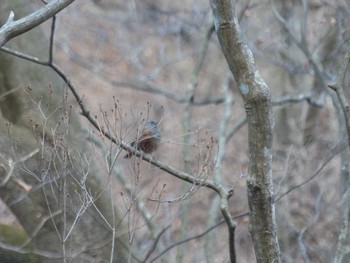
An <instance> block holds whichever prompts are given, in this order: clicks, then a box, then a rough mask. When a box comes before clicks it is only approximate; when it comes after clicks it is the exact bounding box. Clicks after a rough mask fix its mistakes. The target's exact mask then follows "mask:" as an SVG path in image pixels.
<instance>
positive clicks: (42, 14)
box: [0, 0, 74, 47]
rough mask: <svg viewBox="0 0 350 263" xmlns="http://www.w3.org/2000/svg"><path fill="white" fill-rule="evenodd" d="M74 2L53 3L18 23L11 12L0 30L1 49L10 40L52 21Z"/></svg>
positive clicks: (60, 0)
mask: <svg viewBox="0 0 350 263" xmlns="http://www.w3.org/2000/svg"><path fill="white" fill-rule="evenodd" d="M73 2H74V0H56V1H51V2H50V3H48V4H47V5H44V6H43V7H42V8H40V9H38V10H37V11H35V12H33V13H31V14H29V15H27V16H25V17H23V18H21V19H19V20H17V21H16V20H14V17H15V14H14V13H13V12H12V11H11V12H10V15H9V17H8V19H7V21H6V23H5V24H4V25H3V26H2V27H1V28H0V47H2V46H3V45H4V44H6V42H8V41H9V40H10V39H12V38H14V37H16V36H18V35H21V34H23V33H25V32H27V31H29V30H31V29H33V28H35V27H37V26H38V25H40V24H41V23H43V22H45V21H46V20H48V19H50V18H51V17H53V16H54V15H55V14H57V13H58V12H60V11H61V10H62V9H64V8H66V7H67V6H68V5H70V4H71V3H73Z"/></svg>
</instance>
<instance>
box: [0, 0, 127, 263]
mask: <svg viewBox="0 0 350 263" xmlns="http://www.w3.org/2000/svg"><path fill="white" fill-rule="evenodd" d="M11 10H13V11H14V12H15V14H16V17H18V18H19V17H21V16H23V15H25V14H28V13H30V12H31V11H32V10H31V9H30V8H29V6H28V4H25V3H23V1H14V0H12V1H5V2H4V3H1V10H0V18H6V17H7V16H8V14H9V12H10V11H11ZM0 23H4V21H0ZM9 46H10V47H11V48H13V49H15V50H19V51H22V52H28V53H29V54H31V55H34V56H37V57H39V58H43V57H44V56H45V55H46V53H47V52H43V51H48V41H47V40H46V38H45V36H44V35H43V34H42V32H41V31H40V29H39V28H38V29H34V30H32V31H30V32H27V33H26V34H24V35H22V36H19V37H17V38H16V39H13V40H11V41H10V42H9ZM50 83H51V88H52V90H53V92H52V93H51V91H50V89H49V86H50V85H49V84H50ZM26 85H30V86H31V90H32V96H33V97H34V98H35V100H37V101H41V103H42V104H41V105H40V108H41V109H42V110H43V113H44V114H47V115H50V113H52V112H54V111H53V109H58V110H57V111H56V112H55V113H54V114H52V115H50V117H49V118H48V119H47V123H45V124H44V123H43V115H42V112H40V111H39V109H38V107H36V106H35V104H34V103H33V101H31V98H30V97H29V96H26V95H25V93H24V91H23V88H24V87H25V86H26ZM64 87H65V83H64V82H63V81H62V80H61V79H60V78H59V77H58V76H57V75H56V74H54V72H52V70H50V69H49V68H45V67H43V66H40V65H35V64H34V63H31V62H29V61H25V60H22V59H19V58H15V57H13V56H10V55H7V54H5V53H3V52H0V105H1V106H0V113H1V114H0V183H3V182H4V177H6V175H7V174H8V172H9V170H10V165H9V161H10V160H12V161H13V162H15V165H14V170H13V172H12V173H11V177H10V178H9V180H8V181H7V182H6V183H5V184H3V185H2V186H0V197H1V199H2V200H3V201H4V203H6V205H7V206H8V207H9V208H10V209H11V211H12V212H13V213H14V215H15V216H16V217H17V219H18V220H19V222H20V223H21V225H22V226H23V228H24V230H25V231H26V233H27V234H28V236H29V237H31V238H32V240H31V242H30V244H31V246H30V247H29V246H25V247H23V248H22V252H23V251H26V252H28V250H29V251H33V252H34V254H35V255H39V256H40V258H41V260H42V262H50V263H51V262H65V261H64V257H65V258H66V260H67V261H69V262H109V259H110V257H111V251H112V241H113V236H112V230H111V228H110V227H109V226H107V224H106V222H105V219H106V220H107V221H108V222H109V224H111V225H112V226H113V225H118V224H120V218H119V217H118V215H115V218H114V216H113V215H112V211H113V209H114V207H113V206H112V204H111V202H110V200H111V199H110V193H108V191H105V190H106V189H104V187H105V185H103V183H102V181H101V178H100V177H99V173H98V172H97V171H96V170H94V168H93V164H92V163H93V162H91V163H88V162H86V161H85V160H88V159H84V157H85V156H84V154H86V156H87V158H89V157H88V156H89V154H90V153H91V150H89V149H88V146H87V141H86V140H85V139H84V137H85V136H82V134H83V131H82V129H81V127H80V125H79V120H78V119H77V116H76V115H75V113H74V111H72V112H70V113H69V112H67V111H65V110H66V109H68V110H69V109H70V107H69V105H71V103H72V102H69V100H64V96H65V94H66V92H67V90H65V89H64ZM15 89H17V91H15V92H12V93H8V92H9V91H11V90H15ZM63 101H65V103H66V105H64V104H62V102H63ZM47 102H49V103H48V104H46V103H47ZM37 106H38V105H37ZM60 106H62V107H61V109H60ZM65 106H67V108H66V109H65ZM65 117H67V118H66V119H65ZM68 117H69V118H68ZM66 122H67V123H66ZM68 122H69V123H68ZM9 123H10V126H9V125H8V124H9ZM36 123H38V124H39V125H38V129H33V127H35V124H36ZM58 123H61V124H60V125H58ZM9 127H10V128H9ZM67 127H69V129H67ZM9 131H10V132H9ZM44 133H45V134H46V135H45V136H44V135H43V134H44ZM52 134H55V136H57V137H55V138H52V137H50V135H52ZM38 135H39V137H36V136H38ZM43 136H44V137H45V141H44V142H43V141H41V140H40V139H42V138H43ZM60 139H62V140H60ZM67 145H69V147H68V148H67V147H66V146H67ZM36 149H37V150H38V152H37V153H36V154H34V155H33V156H32V157H30V158H28V159H27V160H26V161H24V162H21V161H19V159H20V158H21V157H23V156H25V155H27V154H28V153H30V152H33V151H34V150H36ZM16 162H17V163H16ZM88 169H90V170H89V173H88V175H87V176H86V177H84V174H85V175H86V173H85V172H86V171H87V170H88ZM26 187H30V188H31V189H30V188H26ZM84 187H86V188H85V189H84ZM99 193H101V194H100V195H99V197H98V199H95V200H89V198H88V197H89V196H88V195H87V194H90V195H91V196H92V197H93V198H94V197H96V196H97V194H99ZM90 201H93V203H89V202H90ZM97 208H98V210H99V211H97ZM101 215H103V216H104V217H105V219H103V218H102V217H101ZM114 219H115V220H114ZM72 226H74V228H71V227H72ZM70 230H72V232H69V231H70ZM119 231H122V229H120V228H118V229H116V236H117V237H118V236H119V234H118V233H120V232H119ZM124 233H125V231H124ZM65 236H66V237H67V238H66V240H64V237H65ZM120 240H121V237H119V238H117V241H116V242H115V243H114V245H115V246H114V252H115V253H114V261H113V262H126V259H125V257H124V249H123V247H122V245H121V244H120V243H119V241H120ZM10 252H11V251H9V253H10ZM64 255H65V256H64ZM0 261H1V262H3V260H2V259H1V255H0Z"/></svg>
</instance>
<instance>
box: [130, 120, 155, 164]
mask: <svg viewBox="0 0 350 263" xmlns="http://www.w3.org/2000/svg"><path fill="white" fill-rule="evenodd" d="M159 141H160V131H159V129H158V123H157V122H156V121H154V120H149V121H148V122H147V123H146V124H145V126H144V128H143V129H142V131H141V132H140V133H139V135H138V136H137V138H136V139H135V140H134V141H132V142H131V144H130V145H131V146H132V147H135V148H136V149H137V150H141V151H143V152H145V153H152V152H154V151H155V150H156V149H157V148H158V145H159ZM132 155H133V154H132V153H131V152H129V153H128V154H127V155H125V156H124V158H130V157H131V156H132Z"/></svg>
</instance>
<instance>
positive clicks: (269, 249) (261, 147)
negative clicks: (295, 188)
mask: <svg viewBox="0 0 350 263" xmlns="http://www.w3.org/2000/svg"><path fill="white" fill-rule="evenodd" d="M211 6H212V10H213V15H214V23H215V28H216V31H217V34H218V38H219V41H220V44H221V46H222V49H223V52H224V55H225V58H226V60H227V62H228V64H229V67H230V69H231V71H232V73H233V76H234V78H235V80H236V82H237V85H238V87H239V89H240V92H241V94H242V96H243V99H244V102H245V109H246V113H247V119H248V129H249V133H248V139H249V155H250V156H249V157H250V165H249V176H248V179H247V185H248V201H249V207H250V212H251V220H250V232H251V235H252V237H253V242H254V248H255V254H256V258H257V262H269V263H270V262H280V250H279V244H278V239H277V232H276V223H275V211H274V207H275V206H274V202H273V186H272V173H271V163H272V150H271V149H272V127H273V113H272V107H271V98H270V90H269V88H268V86H267V84H266V83H265V81H264V80H263V79H262V77H261V76H260V74H259V72H258V70H257V69H256V67H255V63H254V59H253V55H252V52H251V50H250V49H249V47H248V46H247V44H246V42H245V41H244V39H243V36H242V33H241V32H240V27H239V24H238V20H237V18H236V16H235V11H234V5H233V3H232V2H231V0H217V1H215V0H211Z"/></svg>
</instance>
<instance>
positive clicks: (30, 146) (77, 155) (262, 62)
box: [0, 0, 350, 262]
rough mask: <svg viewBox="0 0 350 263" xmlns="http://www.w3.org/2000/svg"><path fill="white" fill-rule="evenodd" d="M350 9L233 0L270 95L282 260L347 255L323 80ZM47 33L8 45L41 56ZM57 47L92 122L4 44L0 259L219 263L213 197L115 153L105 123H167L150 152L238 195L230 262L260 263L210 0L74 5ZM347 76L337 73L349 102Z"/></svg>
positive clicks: (241, 144)
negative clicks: (234, 258) (233, 258)
mask: <svg viewBox="0 0 350 263" xmlns="http://www.w3.org/2000/svg"><path fill="white" fill-rule="evenodd" d="M43 5H44V4H43V3H42V2H41V1H39V0H31V1H26V3H23V1H3V3H1V9H0V24H1V25H2V24H4V23H5V21H6V19H7V17H8V15H9V13H10V10H13V11H14V13H15V17H16V19H17V18H20V17H22V16H24V15H27V14H29V13H30V12H32V10H35V9H37V8H39V7H41V6H43ZM349 11H350V2H349V1H340V0H332V1H327V0H313V1H312V0H309V1H306V0H304V1H292V0H291V1H277V0H275V1H254V0H251V1H248V0H245V1H237V3H236V14H237V17H238V18H239V21H240V26H241V29H242V32H243V34H244V38H245V41H246V42H247V43H248V46H249V47H250V48H251V50H252V51H253V55H254V58H255V62H256V64H257V68H258V69H259V70H260V73H261V75H262V77H263V78H264V80H265V81H266V83H267V84H268V86H269V87H270V89H271V97H272V104H273V109H274V131H273V162H272V164H273V166H272V169H273V170H272V171H273V185H274V196H275V201H276V204H275V205H276V206H275V212H276V224H277V227H278V231H277V235H278V240H279V245H280V249H281V259H282V262H333V261H334V259H335V257H336V254H337V251H339V250H341V253H342V256H343V261H339V262H348V260H350V259H349V257H350V246H349V237H348V236H347V234H346V235H345V238H344V239H341V238H340V237H342V236H341V235H342V234H343V233H344V232H342V229H346V228H347V224H348V221H347V218H348V216H347V215H348V213H349V202H348V196H349V194H348V192H347V189H348V184H349V179H348V178H349V166H348V161H349V155H348V149H347V145H348V140H347V135H346V130H345V119H344V115H343V113H342V111H341V107H340V104H339V100H338V98H337V96H336V93H335V92H334V91H333V90H332V89H330V88H329V87H328V85H331V84H334V83H335V82H336V81H337V77H338V74H339V68H340V65H341V63H343V60H344V56H345V54H346V52H347V51H348V49H349V44H348V42H349V37H350V34H349V27H348V25H349V15H350V13H349ZM52 32H53V31H52V21H51V20H49V21H47V22H45V23H44V24H42V25H40V26H39V27H37V28H35V29H33V30H31V31H30V32H27V33H25V34H24V35H21V36H19V37H16V38H15V39H13V40H11V41H10V42H8V43H7V44H6V45H5V46H4V47H6V48H7V49H11V50H17V51H20V52H23V53H26V54H29V55H30V56H33V57H37V58H39V59H40V60H42V61H46V60H47V59H48V58H49V55H50V52H49V51H50V35H51V36H52ZM51 43H52V48H53V49H52V51H53V53H52V54H53V57H52V58H53V62H54V63H55V65H58V67H59V68H60V69H61V70H62V71H63V72H64V74H65V75H64V76H65V77H68V78H69V82H71V83H74V87H75V88H76V91H77V92H78V93H79V94H80V99H81V101H80V103H81V104H84V106H85V108H86V109H87V110H88V111H89V114H90V116H91V117H92V118H93V119H95V120H96V122H97V123H98V125H99V127H100V128H101V129H96V127H94V126H93V125H92V124H91V123H90V122H89V121H88V120H87V119H86V118H84V116H83V115H84V114H82V113H81V111H82V109H81V108H80V107H79V103H78V102H77V100H76V97H74V94H72V92H71V90H70V89H69V87H68V85H67V82H66V81H65V79H64V78H63V79H62V78H61V77H60V76H58V75H57V74H56V73H57V71H56V72H55V70H54V69H53V68H50V66H47V65H40V64H38V63H34V62H33V61H29V60H28V58H27V59H23V58H18V57H14V56H13V55H11V54H8V53H9V51H8V50H7V49H5V50H4V48H2V49H1V52H0V85H1V87H0V108H1V114H0V123H1V124H0V127H1V129H0V175H1V181H2V183H1V184H0V197H1V200H2V203H1V208H0V223H1V226H0V241H1V242H0V261H1V262H6V261H5V260H8V262H24V261H23V260H28V261H26V262H29V259H30V260H33V261H32V262H108V261H110V262H229V261H230V256H229V253H230V252H229V249H228V233H227V226H226V225H225V224H223V223H221V224H219V223H220V222H221V221H222V220H223V217H222V214H221V213H220V205H219V201H220V200H219V198H218V196H217V195H216V193H215V192H214V191H212V190H211V189H208V188H206V187H203V186H196V185H194V184H190V183H188V182H184V181H182V180H179V179H178V178H176V177H174V176H172V175H170V174H168V173H166V172H164V171H162V170H160V169H158V168H157V167H155V166H153V165H151V164H150V163H148V162H145V161H143V160H141V159H140V158H139V157H133V158H132V159H130V160H127V159H124V158H123V156H124V154H125V151H124V150H122V148H120V147H119V146H118V145H116V144H113V143H111V142H110V140H108V138H106V136H105V134H104V132H103V131H102V129H106V130H107V131H109V132H111V133H112V134H114V135H115V136H116V137H117V138H119V139H121V140H123V141H124V142H126V143H129V142H130V141H131V140H132V139H133V138H134V137H135V136H136V134H137V130H138V129H140V128H141V127H142V124H143V123H144V121H146V120H148V119H150V118H152V119H156V120H158V121H159V122H160V128H161V133H162V141H161V145H160V147H159V149H158V150H157V151H156V152H155V153H154V154H153V156H152V158H155V159H157V160H160V161H161V162H163V163H165V164H168V165H171V166H173V167H175V168H176V169H178V170H181V171H185V172H187V173H189V174H193V175H194V176H195V178H198V179H203V180H206V179H210V180H215V181H216V182H218V183H220V184H221V185H223V186H224V187H226V188H227V189H232V190H233V191H234V194H233V196H232V197H231V198H230V199H229V201H228V202H229V203H228V205H229V211H230V213H231V214H232V216H233V217H234V218H235V222H236V224H237V227H236V234H235V246H236V255H237V260H238V262H254V261H255V254H254V247H253V244H252V239H251V236H250V233H249V207H248V202H247V186H246V177H247V173H248V165H249V154H248V138H247V133H248V131H247V126H246V117H245V107H244V106H245V105H244V102H243V100H242V97H241V94H240V92H239V88H238V87H237V85H236V83H235V80H234V79H233V77H232V75H231V73H230V71H229V68H228V66H227V62H226V60H225V58H224V56H223V54H222V50H221V47H220V44H219V42H218V39H217V36H216V33H215V30H214V27H213V18H212V11H211V8H210V3H209V1H204V0H203V1H202V0H197V1H192V0H181V1H167V0H131V1H121V0H100V1H97V0H96V1H75V2H74V3H73V4H71V5H69V6H68V7H67V8H65V9H64V10H62V11H61V12H60V13H59V14H58V15H57V17H56V21H55V28H54V39H53V41H52V42H51ZM348 84H349V79H348V77H346V78H345V82H344V92H345V95H346V98H348V97H349V88H348ZM9 170H10V171H11V178H10V179H8V178H7V179H6V178H5V179H6V180H5V179H4V176H5V175H8V174H9V173H8V171H9ZM344 218H345V219H344ZM213 226H216V227H215V228H212V227H213ZM211 228H212V230H211V231H210V232H209V231H208V232H206V231H207V230H209V229H211ZM17 232H18V233H19V234H18V235H17V234H16V235H15V234H13V233H17ZM345 232H346V231H345ZM9 233H10V234H9ZM79 233H80V234H81V233H83V235H79ZM85 240H86V241H89V242H88V243H86V244H85V243H84V241H85ZM339 240H341V241H343V243H342V242H340V241H339ZM90 241H91V242H90ZM182 241H186V242H182ZM164 251H165V252H164ZM163 252H164V254H163ZM339 253H340V252H339ZM158 256H159V257H158ZM18 257H19V259H18ZM21 257H24V258H25V259H23V258H21ZM1 258H3V259H1ZM11 260H12V261H11ZM15 260H18V261H15ZM21 260H22V261H21Z"/></svg>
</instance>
